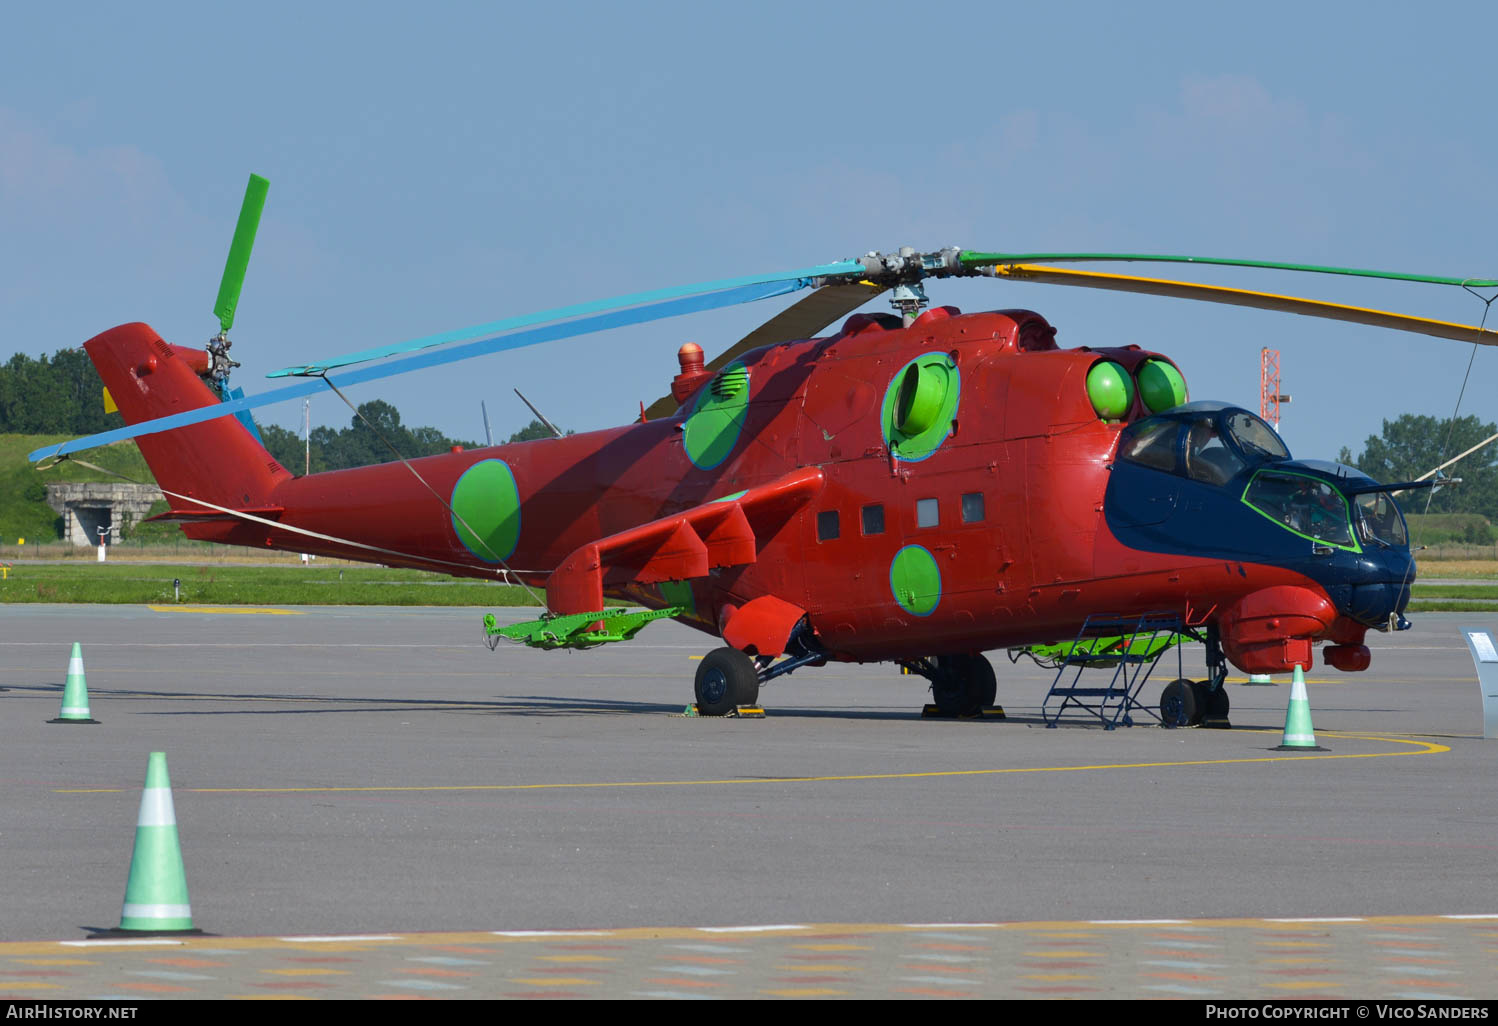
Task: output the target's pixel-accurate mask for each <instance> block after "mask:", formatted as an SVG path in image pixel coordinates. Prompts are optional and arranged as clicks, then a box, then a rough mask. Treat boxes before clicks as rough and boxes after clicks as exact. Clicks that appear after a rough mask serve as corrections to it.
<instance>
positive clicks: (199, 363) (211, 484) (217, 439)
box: [83, 323, 292, 510]
mask: <svg viewBox="0 0 1498 1026" xmlns="http://www.w3.org/2000/svg"><path fill="white" fill-rule="evenodd" d="M83 348H84V350H85V351H86V352H87V353H88V355H89V358H90V359H91V360H93V362H94V367H96V368H97V369H98V371H99V376H100V377H101V378H103V379H104V386H105V387H106V388H108V389H109V394H110V395H111V396H112V397H113V399H114V402H115V405H117V406H118V407H119V410H120V415H121V416H123V417H124V418H125V423H126V424H138V423H140V422H142V421H147V420H153V419H155V418H157V417H165V416H167V415H169V414H173V413H182V412H184V411H186V410H196V409H198V408H200V407H204V406H213V405H215V404H217V403H218V402H219V397H218V395H217V394H216V393H215V392H214V391H213V389H212V388H210V387H209V386H208V384H207V383H206V382H205V381H204V380H203V378H202V377H201V376H200V375H201V374H203V373H206V371H207V367H208V354H207V353H205V352H204V351H203V350H201V349H193V348H190V347H187V346H174V345H171V344H169V343H167V342H165V341H163V340H162V338H161V336H160V335H158V334H156V332H155V331H154V330H153V329H152V328H151V327H150V325H147V324H140V323H135V324H122V325H120V326H119V327H118V328H111V329H109V330H108V331H106V332H104V333H103V334H100V335H96V336H95V337H93V338H91V339H89V340H88V341H87V342H85V343H84V344H83ZM135 441H136V444H137V445H139V446H140V451H141V454H142V455H143V456H145V458H146V463H147V464H149V465H150V467H151V472H152V473H153V474H155V475H156V483H157V484H159V485H160V486H161V487H162V488H163V489H164V490H167V491H172V492H177V493H179V494H181V495H187V496H192V497H193V498H200V499H204V500H206V501H208V502H212V503H214V504H216V505H219V506H227V507H229V508H231V509H245V508H251V507H257V506H264V505H266V504H267V503H268V502H269V499H270V496H271V493H272V492H273V491H274V490H275V489H276V487H277V486H278V485H279V484H280V483H281V482H283V481H287V480H290V478H291V476H292V475H291V473H290V472H289V471H287V470H286V469H285V468H284V467H282V466H281V465H280V464H279V463H277V462H276V460H275V458H274V457H273V456H271V454H270V453H269V452H267V451H266V449H265V447H264V446H263V445H261V444H260V443H259V442H258V441H257V440H256V439H255V438H254V436H253V435H251V433H250V432H249V431H248V430H247V429H246V428H245V426H244V425H243V424H241V423H240V422H239V421H238V420H236V419H235V418H234V417H220V418H218V419H217V420H210V421H207V422H205V423H202V424H194V425H192V426H190V427H182V428H176V429H174V430H171V431H163V432H160V433H158V434H153V435H143V436H141V437H140V438H137V439H136V440H135ZM170 501H171V506H172V508H173V509H174V510H183V509H187V510H192V509H197V508H198V507H196V506H194V505H192V504H190V503H186V502H184V501H183V500H182V499H176V498H173V499H171V500H170Z"/></svg>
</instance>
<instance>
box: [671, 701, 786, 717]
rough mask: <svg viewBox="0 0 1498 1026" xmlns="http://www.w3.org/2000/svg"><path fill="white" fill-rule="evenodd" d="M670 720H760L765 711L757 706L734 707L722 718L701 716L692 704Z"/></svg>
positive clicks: (672, 715)
mask: <svg viewBox="0 0 1498 1026" xmlns="http://www.w3.org/2000/svg"><path fill="white" fill-rule="evenodd" d="M671 718H672V719H676V720H682V719H686V720H696V719H702V720H762V719H764V718H765V711H764V710H763V709H761V708H760V707H759V706H757V705H736V706H734V707H733V708H732V709H730V710H728V711H727V712H726V713H724V714H723V715H722V716H703V715H702V714H701V713H700V712H698V711H697V703H696V702H693V703H692V704H690V705H688V706H687V707H686V708H685V709H683V710H682V711H681V712H679V713H672V714H671Z"/></svg>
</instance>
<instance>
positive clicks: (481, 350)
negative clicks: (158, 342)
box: [26, 280, 810, 463]
mask: <svg viewBox="0 0 1498 1026" xmlns="http://www.w3.org/2000/svg"><path fill="white" fill-rule="evenodd" d="M808 284H810V283H809V282H807V281H805V280H800V281H776V282H765V283H762V284H755V285H741V286H739V287H738V288H733V289H727V290H725V291H722V292H714V293H710V294H708V295H703V296H688V297H685V298H682V299H673V300H668V301H666V302H662V303H654V304H651V305H650V306H637V307H632V308H630V309H628V310H615V311H613V312H611V313H606V314H599V315H597V316H594V317H587V318H583V319H582V320H576V321H568V322H567V323H566V324H550V325H546V326H545V327H539V328H532V329H530V330H529V331H517V332H515V333H513V334H510V335H502V336H499V337H498V338H486V339H479V340H477V341H474V342H469V343H466V344H465V345H461V346H454V347H452V348H451V349H444V350H442V351H441V352H437V353H427V354H425V355H423V356H413V357H411V358H410V359H407V360H400V361H397V362H395V363H388V364H383V365H381V366H379V367H366V368H364V369H363V370H355V371H350V372H349V373H347V374H344V375H340V377H339V379H338V384H339V385H340V386H344V385H357V384H361V383H363V382H365V381H378V380H379V379H381V378H390V377H394V376H396V375H397V374H406V373H408V372H410V371H415V370H422V369H424V368H427V367H440V366H441V365H443V364H446V363H456V362H458V361H459V360H469V359H472V358H473V357H476V356H485V355H487V354H489V353H498V352H503V351H505V350H507V349H522V348H524V347H525V346H533V345H539V344H540V343H542V342H555V341H558V340H560V339H564V338H574V337H576V336H578V335H588V334H592V333H593V332H598V331H607V330H608V329H610V328H622V327H625V326H627V325H631V324H645V323H648V322H650V321H660V320H665V319H666V318H668V317H680V316H682V315H683V314H689V313H697V312H699V311H702V310H717V309H720V308H722V307H725V306H734V305H736V304H739V303H752V302H754V301H755V300H758V299H769V298H771V297H773V296H783V295H786V294H788V293H791V292H796V291H798V290H800V289H803V288H805V287H806V286H807V285H808ZM325 387H326V386H325V385H324V384H323V382H322V381H321V379H319V378H312V379H309V380H306V381H301V382H298V383H297V384H295V385H287V386H285V387H284V388H276V389H272V390H271V391H269V392H262V393H260V394H259V395H254V396H249V397H247V398H244V399H234V400H231V401H229V402H226V403H219V404H218V405H217V406H205V407H202V408H201V409H196V410H188V411H187V412H185V413H174V414H172V415H171V416H169V417H158V418H157V419H155V420H147V421H142V422H141V423H139V424H132V425H130V426H129V427H123V428H116V429H115V430H113V431H102V432H100V433H99V434H96V435H89V436H87V437H86V438H75V439H73V440H72V441H70V442H62V443H61V444H59V445H54V446H45V447H43V448H41V449H37V450H35V451H34V452H32V453H31V454H30V455H28V456H27V457H26V458H27V459H28V460H30V461H31V462H32V463H36V462H39V461H41V460H44V459H50V458H52V457H56V456H67V455H69V454H70V453H75V452H81V451H83V450H84V449H92V448H94V447H95V446H100V445H108V444H109V443H110V442H121V441H124V440H125V439H127V438H135V437H137V436H138V435H153V434H156V433H157V432H158V431H170V430H171V429H173V428H179V427H187V426H189V425H191V424H201V423H203V422H204V421H207V420H214V419H216V418H218V417H227V416H230V415H233V414H236V413H239V412H240V411H242V410H253V409H257V408H259V407H261V406H269V405H270V404H271V403H278V402H284V401H285V400H287V399H299V398H301V397H302V396H304V395H311V394H312V393H313V392H319V391H322V389H323V388H325Z"/></svg>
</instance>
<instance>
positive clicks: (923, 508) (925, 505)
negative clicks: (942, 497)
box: [915, 499, 941, 527]
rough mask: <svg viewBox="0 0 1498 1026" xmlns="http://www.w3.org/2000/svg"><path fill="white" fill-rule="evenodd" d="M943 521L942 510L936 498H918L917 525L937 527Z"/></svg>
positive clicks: (916, 505)
mask: <svg viewBox="0 0 1498 1026" xmlns="http://www.w3.org/2000/svg"><path fill="white" fill-rule="evenodd" d="M940 523H941V511H940V510H939V509H938V508H937V505H936V500H935V499H917V500H916V503H915V526H917V527H935V526H937V525H938V524H940Z"/></svg>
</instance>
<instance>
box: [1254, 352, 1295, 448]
mask: <svg viewBox="0 0 1498 1026" xmlns="http://www.w3.org/2000/svg"><path fill="white" fill-rule="evenodd" d="M1289 401H1290V397H1289V396H1288V395H1282V394H1281V393H1280V351H1279V350H1278V349H1260V350H1259V416H1261V417H1263V418H1264V419H1265V420H1267V421H1269V423H1271V424H1273V425H1274V429H1275V430H1276V431H1278V430H1279V429H1280V404H1281V403H1288V402H1289Z"/></svg>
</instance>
